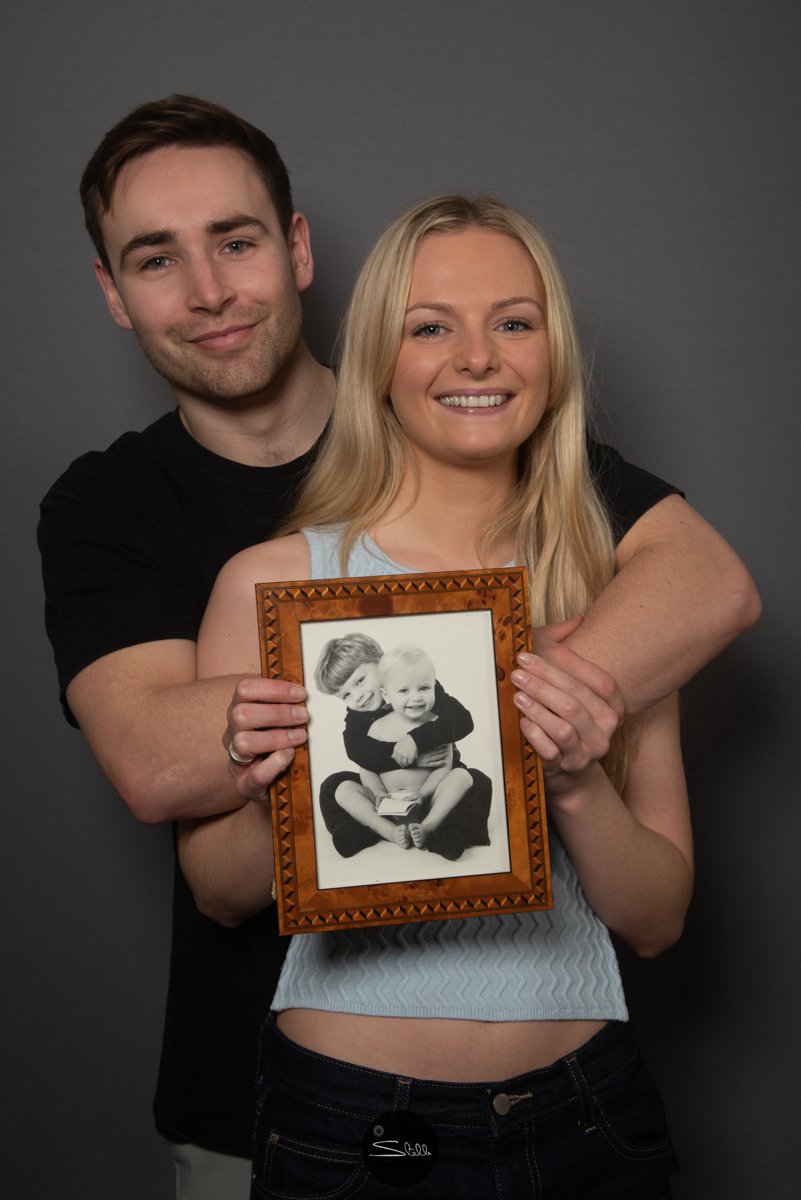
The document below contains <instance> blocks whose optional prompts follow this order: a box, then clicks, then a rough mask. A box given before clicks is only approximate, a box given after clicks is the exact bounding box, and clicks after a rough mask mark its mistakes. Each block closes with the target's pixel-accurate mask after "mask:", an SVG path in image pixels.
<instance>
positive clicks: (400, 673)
mask: <svg viewBox="0 0 801 1200" xmlns="http://www.w3.org/2000/svg"><path fill="white" fill-rule="evenodd" d="M377 674H378V682H379V685H380V687H381V695H382V697H383V699H384V702H385V704H388V705H389V707H390V709H391V712H388V713H387V714H386V715H385V716H379V717H378V718H377V720H375V721H374V722H373V724H372V725H371V726H370V730H369V734H368V736H369V737H371V738H374V739H375V740H376V741H377V742H381V743H382V744H383V745H384V746H386V745H388V744H391V745H392V746H395V745H396V744H397V743H398V741H399V740H400V739H401V738H403V737H406V736H409V735H411V733H412V731H413V730H415V729H417V728H419V727H420V726H421V725H424V724H429V723H430V721H432V720H435V719H436V718H435V717H434V715H433V711H432V710H433V708H434V687H435V684H436V672H435V670H434V664H433V662H432V661H431V659H430V658H429V657H428V655H427V654H426V652H425V651H424V650H421V649H420V647H419V646H398V647H396V649H394V650H390V651H389V653H388V654H385V655H384V656H383V658H381V660H380V661H379V663H378V672H377ZM396 761H397V760H395V759H394V758H390V759H389V761H388V764H387V767H386V769H385V770H383V771H382V772H381V774H380V775H373V774H372V773H370V772H362V781H363V783H364V784H365V785H366V786H367V787H369V788H370V789H371V791H372V792H373V794H374V795H376V797H377V798H380V795H381V794H382V789H383V791H386V792H389V793H390V794H392V793H396V792H402V793H406V794H408V795H409V797H410V798H417V799H419V800H420V801H421V802H422V807H421V814H422V813H423V812H424V814H425V815H421V819H420V820H416V819H414V820H410V821H409V824H408V827H405V826H401V829H405V830H406V838H410V839H411V842H412V843H413V844H414V845H415V846H417V848H418V849H422V848H423V847H424V846H426V845H427V844H428V842H429V841H430V839H431V836H432V834H434V833H435V832H436V830H438V829H439V827H440V825H441V824H442V822H443V820H444V818H445V817H446V816H447V815H448V813H450V812H451V811H452V810H453V809H454V808H455V807H456V805H457V804H458V803H459V801H460V800H462V799H463V797H464V796H466V795H467V793H468V791H469V790H470V788H471V787H472V786H473V780H472V779H471V777H470V775H469V773H468V772H467V771H466V770H465V769H464V767H461V766H454V753H453V745H452V744H451V745H448V746H447V747H446V754H445V762H444V763H443V765H442V766H441V767H437V768H436V769H435V770H431V769H429V768H426V767H421V766H408V767H404V766H397V765H396ZM406 838H404V841H405V844H406V845H408V844H409V843H408V841H407V840H406ZM396 840H397V839H396Z"/></svg>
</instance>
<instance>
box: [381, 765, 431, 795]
mask: <svg viewBox="0 0 801 1200" xmlns="http://www.w3.org/2000/svg"><path fill="white" fill-rule="evenodd" d="M430 774H431V772H430V771H426V770H424V769H423V768H422V767H403V768H399V769H398V770H397V771H382V772H381V782H382V783H383V785H384V787H385V788H386V789H387V791H388V792H399V791H401V790H404V789H405V790H406V791H411V792H416V791H417V790H418V788H421V787H422V786H423V784H424V783H425V781H426V779H428V776H429V775H430Z"/></svg>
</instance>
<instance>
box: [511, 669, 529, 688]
mask: <svg viewBox="0 0 801 1200" xmlns="http://www.w3.org/2000/svg"><path fill="white" fill-rule="evenodd" d="M509 678H510V679H511V681H512V683H513V684H514V685H515V686H516V687H523V686H524V684H525V683H526V682H527V676H526V674H525V672H523V671H512V674H511V675H510V676H509Z"/></svg>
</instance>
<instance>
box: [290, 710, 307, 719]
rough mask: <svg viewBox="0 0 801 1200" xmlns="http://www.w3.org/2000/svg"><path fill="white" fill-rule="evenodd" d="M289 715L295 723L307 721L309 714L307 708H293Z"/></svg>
mask: <svg viewBox="0 0 801 1200" xmlns="http://www.w3.org/2000/svg"><path fill="white" fill-rule="evenodd" d="M289 715H290V716H291V718H292V720H293V721H305V720H306V715H307V714H306V709H305V708H291V709H290V710H289Z"/></svg>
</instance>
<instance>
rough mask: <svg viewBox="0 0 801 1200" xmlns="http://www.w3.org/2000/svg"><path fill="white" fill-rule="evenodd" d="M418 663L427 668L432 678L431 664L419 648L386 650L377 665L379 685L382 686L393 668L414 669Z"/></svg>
mask: <svg viewBox="0 0 801 1200" xmlns="http://www.w3.org/2000/svg"><path fill="white" fill-rule="evenodd" d="M418 663H422V664H423V665H424V666H426V667H429V668H430V669H431V674H432V676H435V675H436V671H435V669H434V664H433V662H432V661H431V659H430V658H429V656H428V655H427V654H426V652H425V650H423V649H421V647H420V646H394V647H393V648H392V650H387V652H386V654H384V655H383V656H382V658H381V661H380V662H379V664H378V682H379V684H380V685H381V687H383V686H384V683H385V681H386V678H387V675H389V673H390V671H392V670H394V668H395V667H414V666H417V664H418Z"/></svg>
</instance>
